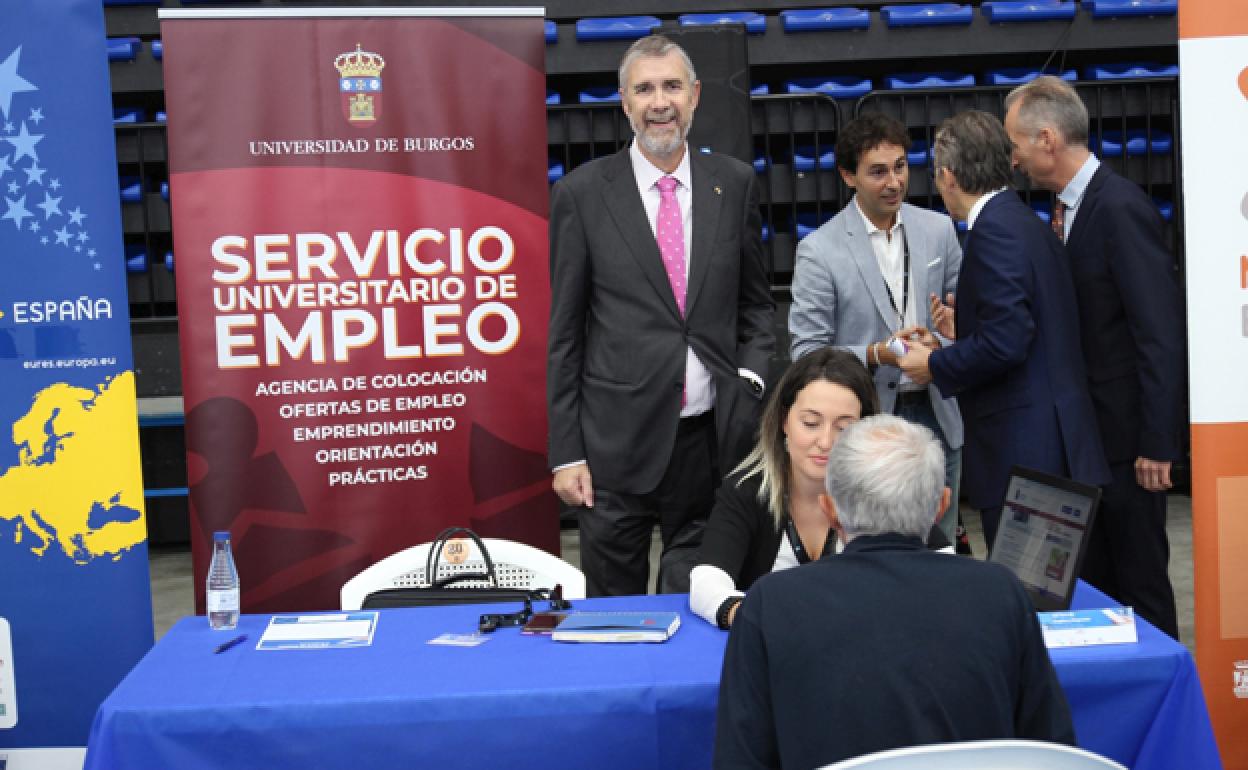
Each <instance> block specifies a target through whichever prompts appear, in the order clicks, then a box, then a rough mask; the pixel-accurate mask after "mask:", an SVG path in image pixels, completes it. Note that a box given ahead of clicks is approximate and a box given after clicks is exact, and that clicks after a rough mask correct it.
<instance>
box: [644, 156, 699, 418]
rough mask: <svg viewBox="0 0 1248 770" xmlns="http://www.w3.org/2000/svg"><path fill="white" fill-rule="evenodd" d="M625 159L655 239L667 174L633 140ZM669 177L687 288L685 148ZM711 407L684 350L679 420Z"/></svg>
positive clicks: (689, 243)
mask: <svg viewBox="0 0 1248 770" xmlns="http://www.w3.org/2000/svg"><path fill="white" fill-rule="evenodd" d="M628 157H629V159H630V160H632V162H633V177H634V178H635V179H636V180H637V192H638V193H640V194H641V205H642V206H644V207H645V209H646V219H647V220H649V221H650V233H651V234H652V235H654V236H655V237H656V238H657V237H658V235H657V230H658V221H659V201H660V200H661V196H660V193H659V186H658V185H659V180H660V179H662V178H663V177H665V176H669V174H668V173H667V172H666V171H664V170H663V169H661V168H659V167H658V166H656V165H654V164H653V163H651V162H650V161H649V160H648V159H647V158H646V156H645V155H642V154H641V150H640V149H638V148H637V140H636V139H634V140H633V143H632V144H631V145H630V146H629V148H628ZM670 176H672V177H675V179H676V182H677V183H678V184H677V185H676V203H678V204H679V205H680V221H681V230H682V231H683V235H684V237H685V278H686V281H685V285H686V286H688V285H689V281H688V280H687V279H688V277H689V262H690V261H692V259H693V187H692V185H693V174H692V172H691V171H690V169H689V147H688V146H686V147H685V152H684V154H683V155H682V156H681V158H680V165H679V166H677V167H676V170H675V171H673V172H672V173H671V174H670ZM714 406H715V381H714V380H712V379H711V372H710V371H709V370H708V369H707V368H706V367H705V366H703V364H702V362H701V361H699V360H698V357H697V355H695V354H694V352H693V348H687V349H686V350H685V405H684V408H682V409H681V410H680V416H681V417H693V416H695V415H699V414H702V413H703V412H707V411H710V409H711V408H712V407H714Z"/></svg>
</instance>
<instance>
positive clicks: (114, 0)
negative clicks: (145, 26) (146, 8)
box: [104, 0, 160, 5]
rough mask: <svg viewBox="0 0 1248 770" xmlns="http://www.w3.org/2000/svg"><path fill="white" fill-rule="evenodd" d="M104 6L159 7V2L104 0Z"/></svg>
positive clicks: (147, 0) (155, 0)
mask: <svg viewBox="0 0 1248 770" xmlns="http://www.w3.org/2000/svg"><path fill="white" fill-rule="evenodd" d="M104 5H160V0H104Z"/></svg>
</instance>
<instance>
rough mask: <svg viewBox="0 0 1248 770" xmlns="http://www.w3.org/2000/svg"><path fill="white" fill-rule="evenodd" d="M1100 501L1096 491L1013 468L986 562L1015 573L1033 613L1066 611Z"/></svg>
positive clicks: (1086, 486)
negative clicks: (1029, 601)
mask: <svg viewBox="0 0 1248 770" xmlns="http://www.w3.org/2000/svg"><path fill="white" fill-rule="evenodd" d="M1100 499H1101V490H1100V489H1099V488H1098V487H1093V486H1089V485H1087V484H1080V483H1078V482H1075V481H1071V480H1069V479H1064V478H1060V477H1058V476H1052V475H1049V474H1047V473H1041V472H1039V471H1033V470H1031V469H1029V468H1022V467H1019V466H1014V469H1013V470H1012V471H1011V472H1010V483H1009V486H1008V487H1007V488H1006V493H1005V504H1004V506H1003V507H1002V509H1001V523H1000V525H999V526H998V527H997V538H996V540H995V541H994V542H993V545H992V552H991V554H989V556H988V560H989V561H993V562H996V563H998V564H1000V565H1002V566H1004V567H1006V568H1008V569H1009V570H1010V571H1011V572H1013V573H1014V574H1015V575H1016V576H1017V577H1018V579H1019V580H1021V581H1022V583H1023V587H1024V588H1026V589H1027V594H1028V595H1029V596H1030V597H1031V601H1032V603H1033V604H1034V605H1035V607H1036V609H1037V610H1040V611H1044V612H1050V611H1053V610H1065V609H1069V608H1070V599H1071V596H1073V595H1074V592H1075V580H1076V578H1078V576H1079V569H1080V567H1081V566H1082V564H1083V553H1084V551H1085V550H1086V548H1087V544H1088V533H1089V532H1091V530H1092V519H1093V517H1094V516H1095V514H1096V506H1097V503H1098V502H1100Z"/></svg>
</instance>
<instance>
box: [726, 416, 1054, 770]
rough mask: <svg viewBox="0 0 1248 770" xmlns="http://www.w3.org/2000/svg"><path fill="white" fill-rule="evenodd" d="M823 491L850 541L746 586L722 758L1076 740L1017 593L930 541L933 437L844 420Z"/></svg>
mask: <svg viewBox="0 0 1248 770" xmlns="http://www.w3.org/2000/svg"><path fill="white" fill-rule="evenodd" d="M826 487H827V491H828V494H827V495H825V496H823V497H821V500H820V502H821V504H822V505H823V507H824V512H825V513H826V514H827V516H828V519H829V521H830V522H831V523H832V526H833V527H834V528H836V529H837V530H838V532H839V534H840V535H841V538H842V539H843V540H844V541H845V542H846V546H845V550H844V551H843V552H842V553H841V554H830V555H828V556H825V557H824V558H823V559H821V560H819V561H818V562H817V563H814V564H809V565H807V566H805V567H802V568H801V569H794V570H786V571H784V572H775V573H772V574H770V575H767V576H766V577H764V578H762V579H761V580H760V581H759V582H757V583H755V584H754V586H753V587H752V588H751V589H750V592H749V594H748V595H747V596H746V598H745V601H744V602H743V603H742V604H741V608H740V609H739V610H738V612H737V618H736V622H735V623H734V624H733V627H732V633H731V636H730V637H729V640H728V651H727V653H726V655H725V658H724V671H723V677H722V680H721V684H720V692H719V715H718V721H717V725H716V735H715V760H714V766H715V767H716V768H764V767H766V768H770V767H785V768H814V767H821V766H823V765H826V764H829V763H832V762H837V761H840V760H843V759H848V758H851V757H857V756H861V755H863V754H869V753H872V752H875V751H882V750H884V749H890V748H899V747H902V746H915V745H922V744H930V743H945V742H953V741H973V740H989V739H994V738H1027V739H1032V740H1045V741H1054V742H1060V743H1066V744H1073V743H1074V740H1075V735H1074V728H1073V726H1072V724H1071V718H1070V709H1069V707H1068V706H1067V704H1066V699H1065V697H1064V696H1063V694H1062V690H1061V687H1060V686H1059V685H1058V682H1057V676H1056V675H1055V673H1054V671H1053V666H1052V664H1051V663H1050V661H1049V656H1048V651H1047V650H1045V648H1044V641H1043V639H1042V637H1041V634H1040V627H1039V624H1038V623H1037V621H1036V616H1035V613H1034V611H1033V610H1032V606H1031V602H1030V600H1029V599H1028V598H1027V594H1026V593H1025V592H1024V590H1023V587H1022V586H1021V585H1020V584H1019V583H1018V581H1017V580H1016V579H1015V578H1014V576H1013V575H1011V574H1010V573H1009V572H1007V571H1006V570H1005V569H1003V568H1001V567H999V566H997V565H995V564H988V563H985V562H980V561H976V560H973V559H954V558H950V557H948V556H946V555H942V554H938V553H933V552H931V551H928V550H927V549H926V548H924V545H923V537H924V535H926V534H927V532H928V530H929V528H930V527H931V525H932V523H933V521H934V520H935V518H936V516H938V515H939V514H940V513H941V512H942V511H943V510H944V508H945V506H946V505H948V502H949V490H948V489H947V488H946V487H945V486H944V456H943V453H942V451H941V448H940V443H939V441H937V439H936V438H935V437H934V436H933V435H932V433H931V431H929V430H928V429H927V428H925V427H923V426H921V425H916V424H914V423H910V422H907V421H905V420H903V419H900V418H898V417H895V416H893V415H877V416H875V417H868V418H866V419H864V420H862V421H860V422H858V423H856V424H854V425H851V426H850V427H849V428H847V429H846V430H845V432H844V433H843V434H842V435H841V438H840V440H839V441H838V442H837V444H836V446H835V447H834V448H833V450H832V453H831V455H830V457H829V458H828V476H827V484H826ZM968 596H973V597H975V601H974V602H967V601H965V597H968ZM967 652H970V653H971V654H969V655H968V654H965V653H967ZM950 660H953V661H956V665H953V666H950V665H948V664H947V661H950Z"/></svg>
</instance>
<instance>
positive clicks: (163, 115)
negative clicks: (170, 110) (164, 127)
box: [156, 110, 169, 123]
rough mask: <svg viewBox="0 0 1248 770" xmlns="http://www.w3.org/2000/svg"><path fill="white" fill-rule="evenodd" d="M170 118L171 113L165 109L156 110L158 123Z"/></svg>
mask: <svg viewBox="0 0 1248 770" xmlns="http://www.w3.org/2000/svg"><path fill="white" fill-rule="evenodd" d="M168 119H169V115H168V114H167V113H166V112H165V111H164V110H157V111H156V122H157V123H164V122H165V121H167V120H168Z"/></svg>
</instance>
